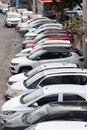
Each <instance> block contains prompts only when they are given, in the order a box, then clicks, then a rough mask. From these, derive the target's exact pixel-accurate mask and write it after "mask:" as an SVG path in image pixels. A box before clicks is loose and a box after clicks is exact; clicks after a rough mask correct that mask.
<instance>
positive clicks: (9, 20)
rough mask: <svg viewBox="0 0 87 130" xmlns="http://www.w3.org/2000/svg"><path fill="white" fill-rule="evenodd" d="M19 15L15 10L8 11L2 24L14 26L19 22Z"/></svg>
mask: <svg viewBox="0 0 87 130" xmlns="http://www.w3.org/2000/svg"><path fill="white" fill-rule="evenodd" d="M21 20H22V19H21V15H20V14H18V13H16V12H8V13H7V14H6V17H5V20H4V24H5V26H7V27H9V26H16V25H17V24H19V23H20V22H21Z"/></svg>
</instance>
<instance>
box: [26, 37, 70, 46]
mask: <svg viewBox="0 0 87 130" xmlns="http://www.w3.org/2000/svg"><path fill="white" fill-rule="evenodd" d="M46 39H47V40H70V37H69V36H67V35H65V36H63V35H51V36H47V37H45V38H44V40H46ZM37 43H38V41H36V42H35V41H33V42H32V43H28V44H26V46H25V48H33V47H34V46H35V45H36V44H37Z"/></svg>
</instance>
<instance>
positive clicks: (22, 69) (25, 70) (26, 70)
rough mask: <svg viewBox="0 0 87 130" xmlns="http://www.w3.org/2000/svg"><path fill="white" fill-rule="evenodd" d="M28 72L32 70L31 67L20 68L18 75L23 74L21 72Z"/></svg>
mask: <svg viewBox="0 0 87 130" xmlns="http://www.w3.org/2000/svg"><path fill="white" fill-rule="evenodd" d="M30 70H32V68H31V67H28V66H26V67H22V68H20V70H19V73H23V72H24V73H25V72H28V71H30Z"/></svg>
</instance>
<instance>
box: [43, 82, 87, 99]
mask: <svg viewBox="0 0 87 130" xmlns="http://www.w3.org/2000/svg"><path fill="white" fill-rule="evenodd" d="M86 91H87V89H86V87H83V86H81V85H74V84H56V85H55V84H54V85H48V86H44V87H43V93H44V94H45V95H49V94H58V93H68V94H69V93H70V94H72V93H73V94H80V93H81V94H83V95H85V94H87V92H86ZM86 98H87V97H86Z"/></svg>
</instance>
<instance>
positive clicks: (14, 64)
mask: <svg viewBox="0 0 87 130" xmlns="http://www.w3.org/2000/svg"><path fill="white" fill-rule="evenodd" d="M10 64H11V65H13V66H17V65H18V64H19V63H10Z"/></svg>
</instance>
